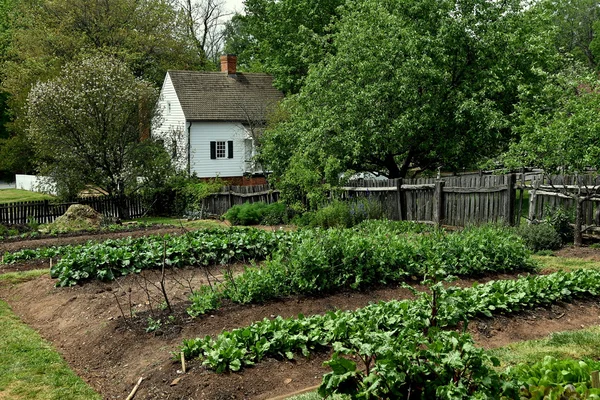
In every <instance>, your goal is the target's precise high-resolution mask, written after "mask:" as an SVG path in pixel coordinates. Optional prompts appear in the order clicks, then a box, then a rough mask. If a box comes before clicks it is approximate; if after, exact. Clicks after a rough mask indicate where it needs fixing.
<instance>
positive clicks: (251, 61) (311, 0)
mask: <svg viewBox="0 0 600 400" xmlns="http://www.w3.org/2000/svg"><path fill="white" fill-rule="evenodd" d="M344 3H345V0H300V1H299V0H246V1H245V3H244V5H245V15H243V16H242V15H238V16H235V17H234V19H233V20H232V24H233V25H230V29H229V30H228V31H227V33H228V35H227V39H226V45H225V46H226V48H232V47H234V48H235V46H239V44H240V43H243V44H244V48H246V51H244V52H242V54H238V56H239V58H238V59H239V62H240V65H242V66H250V65H252V66H253V68H252V69H253V70H262V71H263V72H267V73H269V74H272V75H273V76H274V78H275V86H276V87H277V88H278V89H280V90H282V91H283V92H285V93H297V92H298V90H299V89H300V87H301V86H302V83H303V80H304V77H305V76H306V74H307V73H308V70H309V67H310V65H311V64H313V63H316V62H319V61H321V60H322V59H323V57H324V56H325V54H326V53H327V51H328V47H329V46H328V40H329V33H330V27H331V25H332V23H333V22H334V21H335V19H336V18H337V16H338V10H339V7H340V6H341V5H342V4H344Z"/></svg>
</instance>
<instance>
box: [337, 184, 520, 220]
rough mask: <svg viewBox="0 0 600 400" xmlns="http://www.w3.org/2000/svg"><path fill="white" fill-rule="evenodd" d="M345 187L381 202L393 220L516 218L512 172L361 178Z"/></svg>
mask: <svg viewBox="0 0 600 400" xmlns="http://www.w3.org/2000/svg"><path fill="white" fill-rule="evenodd" d="M343 190H344V191H346V193H347V197H350V198H351V197H353V196H361V197H368V198H370V199H373V200H374V201H377V202H380V203H381V205H382V207H383V209H384V210H385V211H386V214H387V217H388V218H390V219H394V220H406V221H422V222H433V223H435V224H444V225H452V226H467V225H477V224H482V223H487V222H501V221H503V222H506V223H509V224H513V223H514V221H515V176H514V175H513V174H509V175H499V176H498V175H481V176H480V175H470V176H457V177H447V178H443V179H435V178H421V179H391V180H387V181H385V180H384V181H362V182H355V183H353V184H352V185H350V186H347V187H344V188H343Z"/></svg>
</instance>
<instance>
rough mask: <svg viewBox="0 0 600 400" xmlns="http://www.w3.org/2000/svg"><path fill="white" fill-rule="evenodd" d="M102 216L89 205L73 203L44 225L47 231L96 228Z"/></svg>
mask: <svg viewBox="0 0 600 400" xmlns="http://www.w3.org/2000/svg"><path fill="white" fill-rule="evenodd" d="M103 218H104V217H103V216H102V214H100V213H99V212H97V211H96V210H94V209H93V208H92V207H90V206H85V205H82V204H73V205H72V206H70V207H69V209H68V210H67V212H66V213H64V214H63V215H61V216H60V217H58V218H57V219H56V220H55V221H54V222H52V223H51V224H48V225H47V226H46V229H45V230H47V231H58V232H66V231H76V230H89V229H98V228H99V227H100V224H101V223H102V219H103Z"/></svg>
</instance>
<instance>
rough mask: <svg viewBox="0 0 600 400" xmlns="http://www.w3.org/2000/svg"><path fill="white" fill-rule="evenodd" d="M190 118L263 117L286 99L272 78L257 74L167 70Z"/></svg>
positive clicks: (238, 119)
mask: <svg viewBox="0 0 600 400" xmlns="http://www.w3.org/2000/svg"><path fill="white" fill-rule="evenodd" d="M168 74H169V76H170V77H171V81H172V83H173V86H174V87H175V92H176V93H177V97H178V98H179V102H180V103H181V107H182V108H183V113H184V115H185V118H186V120H188V121H239V122H246V121H248V120H249V119H251V120H253V121H257V120H264V119H265V117H266V115H265V114H266V111H267V110H268V109H270V108H271V107H272V106H274V105H275V104H276V103H277V102H279V101H280V100H281V99H283V94H282V93H281V92H280V91H279V90H277V89H275V88H274V87H273V77H272V76H271V75H267V74H258V73H237V74H236V75H232V76H228V75H227V73H223V72H198V71H168Z"/></svg>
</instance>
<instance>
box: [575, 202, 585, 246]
mask: <svg viewBox="0 0 600 400" xmlns="http://www.w3.org/2000/svg"><path fill="white" fill-rule="evenodd" d="M575 204H577V211H576V214H575V229H574V232H573V244H574V245H575V247H581V245H582V244H583V233H582V231H581V227H582V225H583V200H582V199H581V197H579V196H576V197H575Z"/></svg>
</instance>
